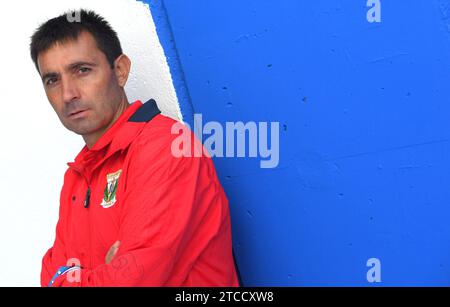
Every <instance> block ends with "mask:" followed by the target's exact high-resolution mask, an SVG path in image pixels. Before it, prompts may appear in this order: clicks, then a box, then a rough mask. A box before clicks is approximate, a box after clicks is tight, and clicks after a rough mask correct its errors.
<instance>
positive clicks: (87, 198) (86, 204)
mask: <svg viewBox="0 0 450 307" xmlns="http://www.w3.org/2000/svg"><path fill="white" fill-rule="evenodd" d="M90 200H91V187H88V189H87V192H86V197H85V198H84V207H85V208H87V207H89V201H90Z"/></svg>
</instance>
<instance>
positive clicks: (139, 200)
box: [54, 133, 222, 286]
mask: <svg viewBox="0 0 450 307" xmlns="http://www.w3.org/2000/svg"><path fill="white" fill-rule="evenodd" d="M163 135H164V133H163ZM165 135H167V134H165ZM196 146H201V145H199V144H198V143H197V144H196ZM136 148H137V149H138V150H135V151H134V152H133V153H130V154H132V159H131V160H130V161H131V162H130V164H129V167H128V176H127V179H126V191H125V192H124V194H123V195H122V200H119V201H120V204H121V206H122V209H121V210H122V212H121V221H120V231H119V238H118V240H120V241H121V244H120V247H119V250H118V253H117V254H116V256H115V257H114V259H113V261H112V262H111V263H110V264H103V265H100V266H99V267H97V268H95V269H94V270H86V269H81V274H80V275H81V276H80V281H79V282H68V281H67V279H66V278H63V277H61V278H59V279H58V280H56V281H55V283H54V286H164V285H167V281H168V279H169V277H170V278H171V280H172V281H174V280H177V276H178V275H179V281H178V282H179V284H181V283H182V281H183V278H185V276H186V275H185V274H184V273H183V272H179V271H178V272H175V271H174V265H175V263H177V261H178V260H179V257H180V254H181V253H182V252H183V251H184V250H185V249H186V246H187V244H188V243H189V249H192V252H195V251H199V253H200V251H201V250H202V249H204V248H205V247H206V246H207V245H208V243H209V242H210V241H211V240H213V238H214V237H215V236H216V233H217V231H218V229H219V226H220V224H221V222H222V221H221V218H222V217H221V210H222V209H221V208H218V210H215V209H213V210H212V208H211V206H214V205H217V203H218V202H217V200H218V199H219V198H220V197H221V195H220V191H221V190H220V189H218V187H217V182H216V181H215V180H212V177H211V178H210V176H211V175H212V173H211V172H212V171H213V170H211V167H212V161H211V160H210V158H208V157H179V158H176V157H174V156H173V155H172V154H171V139H170V138H168V137H167V136H166V137H161V138H160V139H158V138H156V137H153V138H152V139H151V140H147V141H146V140H142V141H141V142H140V144H139V146H137V147H136ZM119 184H124V182H122V183H121V182H120V179H119ZM199 197H200V198H201V199H203V200H206V203H208V204H210V205H209V207H205V208H203V207H199V205H198V204H199V203H200V202H199V201H198V199H199ZM203 203H204V202H203ZM219 207H220V205H219ZM212 211H214V212H216V213H214V214H215V216H216V219H211V215H210V213H211V212H212ZM205 216H208V218H207V219H206V220H208V221H209V222H208V223H209V224H208V226H207V227H208V228H207V229H208V231H207V232H205V233H204V235H203V236H202V240H199V241H198V242H192V241H191V238H192V234H193V233H194V232H195V231H198V229H199V225H200V224H204V223H205V221H204V220H205ZM200 228H201V227H200ZM192 265H193V264H192V263H191V264H187V266H192Z"/></svg>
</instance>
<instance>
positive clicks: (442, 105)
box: [147, 0, 450, 286]
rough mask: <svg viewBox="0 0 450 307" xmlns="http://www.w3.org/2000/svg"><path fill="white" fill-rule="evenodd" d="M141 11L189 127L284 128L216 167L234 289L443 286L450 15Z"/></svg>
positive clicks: (447, 5)
mask: <svg viewBox="0 0 450 307" xmlns="http://www.w3.org/2000/svg"><path fill="white" fill-rule="evenodd" d="M147 3H149V4H150V9H151V11H152V14H153V17H154V20H155V23H156V26H157V31H158V35H159V37H160V40H161V43H162V45H163V47H164V50H165V53H166V56H167V58H168V62H169V65H170V69H171V73H172V77H173V79H174V84H175V87H176V90H177V94H178V97H179V100H180V104H181V108H182V113H183V115H184V118H185V121H187V122H188V123H190V124H191V125H192V115H193V113H202V114H203V121H204V122H206V121H219V122H221V123H222V124H224V123H225V122H226V121H231V122H236V121H243V122H248V121H256V122H258V121H269V122H270V121H279V122H280V163H279V165H278V167H277V168H274V169H262V168H260V164H259V163H260V159H259V158H215V159H214V163H215V165H216V169H217V172H218V174H219V178H220V180H221V182H222V184H223V186H224V188H225V191H226V193H227V196H228V198H229V200H230V209H231V214H232V226H233V240H234V242H233V245H234V251H235V255H236V261H237V264H238V267H239V270H240V273H241V277H242V281H243V283H244V285H246V286H328V285H330V286H331V285H337V286H346V285H357V286H374V285H382V286H390V285H449V283H450V247H449V245H450V244H449V243H450V223H449V217H450V214H449V213H450V210H449V201H450V189H449V181H450V163H449V159H448V157H449V154H450V143H449V140H450V128H449V124H448V118H449V115H450V105H449V90H448V89H449V86H448V85H449V83H450V78H449V77H450V46H449V42H450V41H449V40H450V1H449V0H445V1H444V0H439V1H438V0H414V1H406V0H404V1H387V0H382V1H381V4H382V7H381V14H382V20H381V23H369V22H368V21H367V19H366V14H367V11H368V10H369V8H368V7H367V6H366V0H352V1H348V0H340V1H337V0H327V1H325V0H315V1H304V0H280V1H269V0H228V1H221V0H216V1H211V0H195V1H194V0H193V1H183V0H164V1H162V0H150V1H147ZM370 258H378V259H379V260H380V261H381V283H377V284H372V283H369V282H368V281H367V279H366V273H367V271H368V270H369V269H370V268H369V267H367V266H366V263H367V260H368V259H370Z"/></svg>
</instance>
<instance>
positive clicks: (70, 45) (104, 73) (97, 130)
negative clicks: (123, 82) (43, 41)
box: [38, 32, 123, 139]
mask: <svg viewBox="0 0 450 307" xmlns="http://www.w3.org/2000/svg"><path fill="white" fill-rule="evenodd" d="M38 67H39V71H40V74H41V77H42V80H43V84H44V88H45V92H46V94H47V98H48V100H49V101H50V103H51V105H52V107H53V109H54V110H55V111H56V113H57V115H58V117H59V119H60V120H61V122H62V124H63V125H64V126H65V127H66V128H67V129H69V130H71V131H73V132H75V133H77V134H80V135H82V136H83V137H89V136H93V135H101V134H103V132H104V131H105V130H106V129H107V128H108V127H109V126H110V125H111V124H112V122H113V121H114V120H115V115H116V113H117V111H118V108H119V106H120V104H121V101H122V99H123V91H122V88H121V87H120V85H119V84H118V81H117V77H116V75H115V72H114V70H113V69H111V66H110V64H109V62H108V60H107V58H106V55H105V54H104V53H103V52H102V51H101V50H100V49H98V47H97V44H96V42H95V39H94V37H93V36H92V35H91V34H90V33H89V32H82V33H80V35H79V36H78V38H77V40H70V41H67V42H64V43H57V44H56V45H54V46H52V47H51V48H50V49H48V50H46V51H44V52H42V53H40V54H39V56H38ZM85 139H86V138H85Z"/></svg>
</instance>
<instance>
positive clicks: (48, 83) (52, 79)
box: [46, 78, 58, 85]
mask: <svg viewBox="0 0 450 307" xmlns="http://www.w3.org/2000/svg"><path fill="white" fill-rule="evenodd" d="M56 81H58V79H56V78H49V79H48V80H47V82H46V84H47V85H52V84H53V83H55V82H56Z"/></svg>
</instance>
